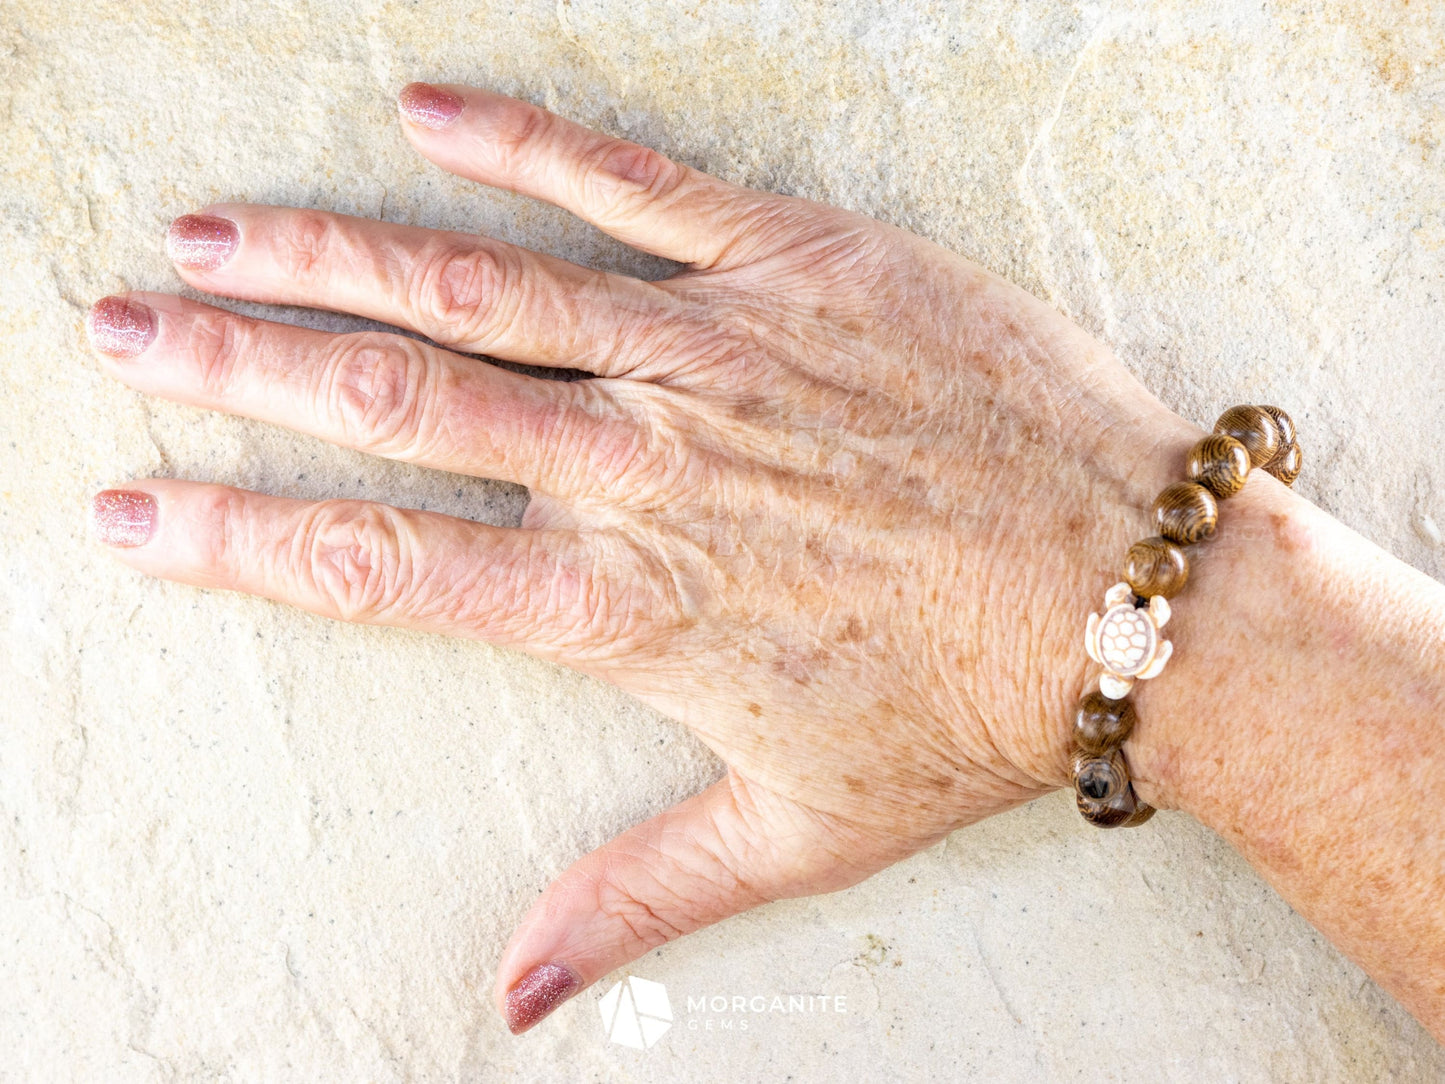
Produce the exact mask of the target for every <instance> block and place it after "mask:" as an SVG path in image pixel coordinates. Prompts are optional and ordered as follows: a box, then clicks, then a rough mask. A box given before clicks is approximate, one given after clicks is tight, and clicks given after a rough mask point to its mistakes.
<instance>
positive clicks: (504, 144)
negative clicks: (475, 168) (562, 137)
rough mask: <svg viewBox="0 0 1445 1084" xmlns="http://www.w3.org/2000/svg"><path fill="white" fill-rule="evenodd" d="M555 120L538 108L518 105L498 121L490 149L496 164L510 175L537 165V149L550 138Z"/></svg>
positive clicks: (529, 169) (526, 170) (525, 171)
mask: <svg viewBox="0 0 1445 1084" xmlns="http://www.w3.org/2000/svg"><path fill="white" fill-rule="evenodd" d="M556 120H557V118H556V117H555V116H554V115H553V114H552V113H549V112H548V111H547V110H545V109H543V108H542V107H541V106H539V105H532V104H531V103H530V102H517V103H515V105H513V106H512V108H511V109H509V110H507V111H506V113H504V114H503V116H502V117H501V118H500V121H499V124H498V129H497V132H496V136H495V139H494V140H493V146H494V148H495V153H496V155H497V158H498V164H499V165H500V166H501V167H502V170H503V172H505V173H507V174H509V175H520V174H524V173H527V172H529V171H531V170H532V169H533V168H535V167H536V166H538V165H540V164H544V163H539V162H538V159H539V157H541V156H539V154H538V150H539V148H541V147H543V146H545V144H546V143H547V142H549V140H550V138H551V134H552V131H553V125H554V124H555V123H556Z"/></svg>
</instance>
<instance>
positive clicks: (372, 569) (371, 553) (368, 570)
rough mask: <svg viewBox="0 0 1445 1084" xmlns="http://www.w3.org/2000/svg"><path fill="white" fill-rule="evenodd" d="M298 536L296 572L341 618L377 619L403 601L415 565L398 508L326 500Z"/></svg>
mask: <svg viewBox="0 0 1445 1084" xmlns="http://www.w3.org/2000/svg"><path fill="white" fill-rule="evenodd" d="M297 540H298V541H297V545H296V557H295V561H296V567H295V569H294V572H295V575H296V577H297V578H298V579H299V580H300V581H301V583H302V584H304V585H305V586H306V587H307V588H309V589H310V590H311V591H312V592H314V593H315V595H316V596H317V597H318V598H319V599H320V600H321V601H322V602H323V603H324V604H325V605H326V606H328V607H329V608H330V610H331V611H332V612H334V613H335V614H337V616H339V617H340V618H341V619H342V620H343V621H363V620H376V619H377V618H380V617H383V616H385V615H387V614H389V613H392V612H394V611H395V610H396V609H398V608H399V607H400V606H401V605H402V603H403V602H404V600H405V598H406V595H407V591H408V585H409V584H410V582H411V579H412V569H411V561H410V556H409V552H408V546H407V544H406V535H405V532H404V530H403V529H402V524H401V521H400V517H399V516H398V514H397V513H396V511H395V510H394V509H390V508H387V507H386V506H385V505H378V504H368V503H366V502H362V501H322V502H321V503H319V504H317V505H315V506H314V507H313V508H312V509H311V510H310V511H309V513H308V515H307V517H306V519H305V522H304V523H303V525H302V528H301V530H300V532H299V533H298V535H297Z"/></svg>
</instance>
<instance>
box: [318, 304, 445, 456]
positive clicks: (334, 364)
mask: <svg viewBox="0 0 1445 1084" xmlns="http://www.w3.org/2000/svg"><path fill="white" fill-rule="evenodd" d="M320 373H321V384H320V387H319V388H318V389H317V391H316V396H317V398H318V399H319V400H320V401H321V407H322V409H323V410H324V411H325V415H326V416H330V417H332V418H334V419H335V421H336V424H337V426H338V427H339V429H340V435H341V437H342V438H343V440H345V441H346V442H347V443H348V444H350V445H352V446H353V447H359V448H365V449H367V450H369V451H373V452H376V453H378V454H381V455H390V456H406V455H414V454H416V453H417V452H419V451H420V450H421V447H422V446H423V445H424V443H425V432H426V430H427V428H428V426H427V421H428V419H429V418H430V417H431V416H432V411H433V410H434V407H435V401H436V379H435V377H434V375H433V371H432V366H431V365H430V364H429V363H428V360H427V358H426V356H425V355H424V353H423V350H422V347H421V346H420V345H419V344H417V343H415V342H413V341H412V340H410V339H407V338H404V337H401V336H390V335H378V334H373V333H370V332H363V333H360V334H357V335H342V336H338V338H337V343H336V348H335V351H334V353H333V355H332V358H331V360H330V362H329V363H328V364H325V365H322V366H320Z"/></svg>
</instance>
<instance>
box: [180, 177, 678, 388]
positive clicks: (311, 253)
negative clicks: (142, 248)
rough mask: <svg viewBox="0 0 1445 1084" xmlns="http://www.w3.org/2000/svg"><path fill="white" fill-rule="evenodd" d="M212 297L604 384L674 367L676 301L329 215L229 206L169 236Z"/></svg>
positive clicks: (466, 236)
mask: <svg viewBox="0 0 1445 1084" xmlns="http://www.w3.org/2000/svg"><path fill="white" fill-rule="evenodd" d="M166 249H167V251H168V253H169V254H170V257H171V259H172V260H173V261H174V262H175V264H176V267H177V270H178V271H179V272H180V274H181V277H182V278H184V279H185V280H186V281H187V282H188V283H190V284H191V285H192V286H195V287H197V288H198V289H201V290H205V291H207V292H208V293H213V294H221V295H223V296H226V297H236V298H244V299H245V300H248V301H262V302H270V303H276V304H287V305H302V306H307V307H310V308H321V309H331V310H333V311H336V312H348V313H355V314H356V315H359V316H366V317H369V318H371V319H373V320H379V321H381V322H383V323H387V324H392V325H394V326H396V327H405V328H409V329H411V330H413V331H417V332H420V333H421V334H423V335H425V336H427V338H429V339H431V340H432V341H433V342H438V343H441V344H442V345H444V346H450V347H453V348H455V349H458V350H464V351H467V352H470V353H481V354H489V355H491V356H492V357H497V358H504V359H506V360H507V361H515V362H524V363H527V364H531V365H549V366H569V367H572V368H577V369H584V370H586V371H588V372H592V373H595V374H597V375H598V376H624V375H628V374H633V373H635V372H636V371H637V370H639V369H646V370H648V371H649V373H655V372H658V371H660V370H665V368H666V366H665V363H664V362H663V359H662V358H661V357H660V356H659V355H660V354H662V353H665V350H664V346H665V341H666V338H667V334H668V328H669V327H670V326H675V324H674V321H675V320H676V318H677V317H678V316H679V315H680V311H679V310H680V305H679V303H678V302H677V301H676V300H675V299H674V298H673V297H672V295H671V294H669V293H668V292H666V291H665V290H663V289H661V288H659V287H657V286H654V285H653V284H651V283H648V282H644V281H642V280H641V279H634V278H630V277H628V276H626V275H615V274H611V273H608V272H604V271H596V270H593V269H591V268H586V267H580V266H578V265H577V264H574V263H569V262H567V261H566V260H560V259H557V258H556V257H553V256H547V255H544V254H542V253H539V252H532V251H531V250H529V249H525V248H521V247H518V246H516V245H509V244H507V243H505V242H503V241H496V240H493V239H492V238H489V237H484V236H480V235H477V234H470V233H459V232H452V231H443V230H430V229H422V228H420V227H416V226H403V225H397V224H395V223H391V222H380V221H377V220H374V219H369V218H355V217H352V216H350V215H341V214H333V213H331V212H327V211H313V210H301V209H297V208H291V207H265V206H257V205H255V204H218V205H215V206H213V207H209V208H207V209H206V210H205V212H204V213H202V214H195V215H182V216H181V217H180V218H178V219H176V220H175V222H173V223H172V224H171V228H170V230H169V231H168V233H167V234H166Z"/></svg>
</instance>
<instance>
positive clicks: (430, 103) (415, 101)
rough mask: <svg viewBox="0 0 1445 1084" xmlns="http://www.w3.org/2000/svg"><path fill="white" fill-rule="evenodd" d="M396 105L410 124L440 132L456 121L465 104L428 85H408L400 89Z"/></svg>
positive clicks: (452, 95)
mask: <svg viewBox="0 0 1445 1084" xmlns="http://www.w3.org/2000/svg"><path fill="white" fill-rule="evenodd" d="M396 104H397V105H399V106H400V107H401V111H402V112H403V113H405V114H406V119H407V120H409V121H411V122H412V123H414V124H420V125H421V126H422V127H423V128H431V129H433V130H440V129H442V128H445V127H446V126H447V125H448V124H450V123H451V122H452V121H454V120H456V119H457V115H458V114H459V113H461V111H462V107H463V106H464V105H466V104H467V103H466V102H464V101H462V99H460V98H458V97H457V96H456V95H455V94H453V93H452V92H451V91H449V90H442V89H441V87H434V86H432V85H431V84H430V83H408V84H407V85H406V86H404V87H402V88H401V93H400V94H399V95H397V99H396Z"/></svg>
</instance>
